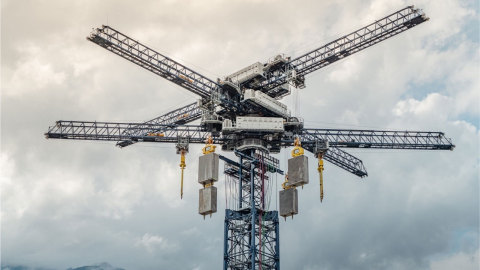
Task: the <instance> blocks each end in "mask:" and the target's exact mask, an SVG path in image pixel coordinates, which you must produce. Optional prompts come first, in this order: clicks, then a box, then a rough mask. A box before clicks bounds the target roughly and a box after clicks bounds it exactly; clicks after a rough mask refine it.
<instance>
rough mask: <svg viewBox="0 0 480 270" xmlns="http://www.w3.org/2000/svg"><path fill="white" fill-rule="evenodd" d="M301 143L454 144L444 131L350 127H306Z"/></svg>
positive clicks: (429, 146)
mask: <svg viewBox="0 0 480 270" xmlns="http://www.w3.org/2000/svg"><path fill="white" fill-rule="evenodd" d="M300 138H301V140H302V144H303V143H305V144H312V143H314V142H315V141H317V140H326V141H328V142H329V144H330V146H331V147H348V148H377V149H378V148H381V149H416V150H452V149H453V148H454V147H455V145H453V144H452V141H451V139H448V138H446V137H445V134H444V133H443V132H428V131H384V130H349V129H312V128H309V129H304V130H303V132H302V134H301V135H300Z"/></svg>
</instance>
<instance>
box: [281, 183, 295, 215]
mask: <svg viewBox="0 0 480 270" xmlns="http://www.w3.org/2000/svg"><path fill="white" fill-rule="evenodd" d="M279 195H280V196H279V197H280V216H282V217H285V218H286V217H288V216H293V215H296V214H298V191H297V190H296V189H294V188H289V189H284V190H281V191H280V192H279Z"/></svg>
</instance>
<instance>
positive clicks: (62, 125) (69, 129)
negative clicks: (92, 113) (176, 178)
mask: <svg viewBox="0 0 480 270" xmlns="http://www.w3.org/2000/svg"><path fill="white" fill-rule="evenodd" d="M139 125H140V123H112V122H87V121H57V122H56V124H55V125H54V126H52V127H50V128H49V129H48V132H47V133H45V137H46V138H47V139H67V140H95V141H126V140H131V141H135V142H163V143H176V142H177V141H178V139H179V138H189V143H196V144H205V139H206V138H207V137H208V136H209V135H210V133H209V132H206V131H204V130H203V129H202V128H201V127H200V126H195V125H182V126H178V127H170V126H165V125H154V124H151V125H144V129H145V132H146V134H142V135H126V134H128V131H129V130H138V129H139V127H138V126H139ZM163 128H167V129H166V130H165V131H164V132H163V133H162V134H151V135H148V134H147V132H148V131H149V130H160V129H163ZM213 142H214V143H222V139H220V138H218V137H213Z"/></svg>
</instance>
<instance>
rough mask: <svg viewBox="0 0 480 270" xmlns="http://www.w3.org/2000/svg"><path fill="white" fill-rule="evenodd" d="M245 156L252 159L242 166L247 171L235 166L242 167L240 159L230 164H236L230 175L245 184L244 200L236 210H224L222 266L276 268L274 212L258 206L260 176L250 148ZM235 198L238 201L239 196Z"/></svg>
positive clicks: (277, 263) (278, 261)
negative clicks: (233, 173) (248, 165)
mask: <svg viewBox="0 0 480 270" xmlns="http://www.w3.org/2000/svg"><path fill="white" fill-rule="evenodd" d="M248 155H249V156H250V157H251V158H252V159H251V161H252V162H249V163H250V164H251V165H250V166H251V167H250V168H245V167H244V169H247V170H246V172H245V171H244V173H243V174H242V173H241V171H242V170H241V169H240V168H239V167H238V165H240V166H243V163H242V159H240V163H236V164H233V165H234V166H237V167H236V168H235V170H236V171H237V174H236V176H234V177H236V179H238V181H240V182H242V179H243V181H244V183H245V186H243V192H244V193H245V194H244V195H245V196H246V198H248V199H246V200H245V201H243V204H242V206H243V208H240V209H239V210H231V209H226V210H225V227H224V237H225V238H224V260H223V269H224V270H227V269H235V270H237V269H238V270H240V269H242V270H243V269H251V270H256V269H262V270H273V269H275V270H278V269H280V242H279V232H280V231H279V222H278V212H277V211H266V209H262V206H261V202H262V200H261V197H260V196H261V195H260V194H261V192H260V190H259V187H261V177H262V176H261V175H260V173H261V170H259V168H260V167H259V162H258V160H256V159H255V157H254V151H253V150H252V151H249V153H248ZM244 159H245V157H244ZM255 160H256V161H255ZM230 165H232V164H230ZM230 169H231V167H230ZM230 171H231V170H230ZM230 175H231V174H230ZM231 176H232V175H231ZM247 180H248V181H247ZM247 182H248V185H247V184H246V183H247ZM239 198H240V200H242V199H241V198H242V197H239Z"/></svg>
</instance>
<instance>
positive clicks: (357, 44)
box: [258, 6, 428, 94]
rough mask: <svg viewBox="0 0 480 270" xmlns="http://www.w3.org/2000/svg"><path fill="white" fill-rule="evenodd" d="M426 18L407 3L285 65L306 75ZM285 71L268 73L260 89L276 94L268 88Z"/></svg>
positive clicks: (279, 82) (283, 78) (280, 80)
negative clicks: (276, 74)
mask: <svg viewBox="0 0 480 270" xmlns="http://www.w3.org/2000/svg"><path fill="white" fill-rule="evenodd" d="M427 20H428V18H427V17H426V16H425V14H424V13H423V12H422V11H421V10H419V9H415V8H414V7H413V6H408V7H406V8H404V9H401V10H399V11H397V12H394V13H392V14H390V15H388V16H386V17H384V18H382V19H380V20H377V21H375V22H374V23H371V24H369V25H367V26H365V27H362V28H360V29H358V30H356V31H354V32H352V33H350V34H348V35H345V36H343V37H340V38H338V39H336V40H334V41H332V42H329V43H327V44H325V45H323V46H321V47H320V48H317V49H315V50H313V51H310V52H308V53H306V54H303V55H301V56H299V57H297V58H294V59H292V60H291V61H290V62H289V63H288V64H287V65H286V67H287V70H286V72H285V73H287V72H288V69H290V70H294V71H295V72H296V76H299V77H303V76H305V75H307V74H309V73H311V72H313V71H315V70H318V69H320V68H323V67H326V66H328V65H330V64H332V63H334V62H336V61H338V60H340V59H343V58H345V57H347V56H349V55H352V54H354V53H357V52H359V51H361V50H363V49H366V48H368V47H370V46H372V45H375V44H377V43H379V42H381V41H384V40H386V39H388V38H391V37H393V36H395V35H398V34H400V33H402V32H404V31H405V30H408V29H410V28H412V27H414V26H416V25H418V24H421V23H423V22H425V21H427ZM285 73H284V74H282V75H281V76H274V75H273V74H269V75H267V78H268V80H267V81H265V82H264V83H263V84H262V85H261V86H260V87H258V89H261V90H262V91H265V92H267V93H269V94H274V93H270V92H268V91H269V90H272V89H274V88H275V87H277V86H279V85H282V84H284V83H286V82H287V80H288V76H287V74H285Z"/></svg>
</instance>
